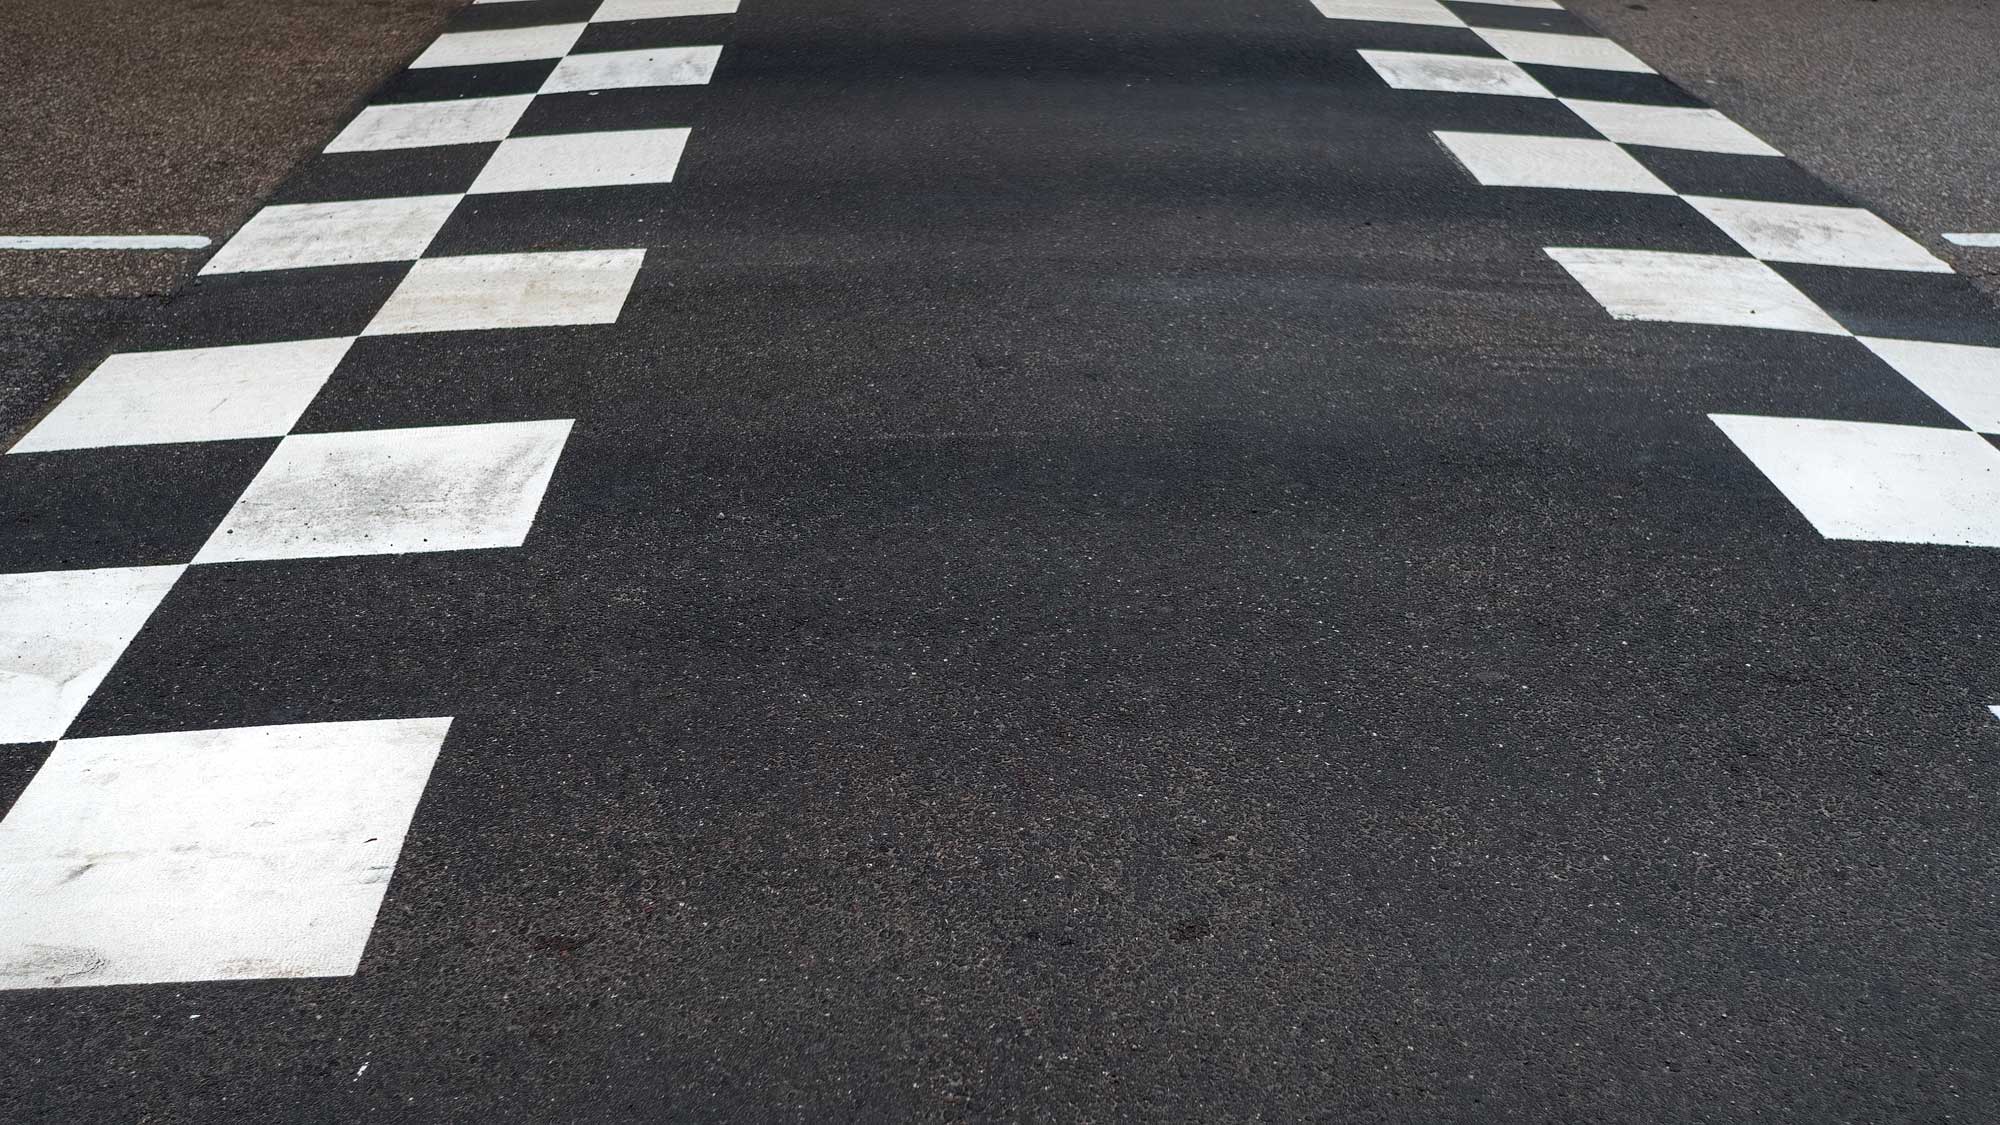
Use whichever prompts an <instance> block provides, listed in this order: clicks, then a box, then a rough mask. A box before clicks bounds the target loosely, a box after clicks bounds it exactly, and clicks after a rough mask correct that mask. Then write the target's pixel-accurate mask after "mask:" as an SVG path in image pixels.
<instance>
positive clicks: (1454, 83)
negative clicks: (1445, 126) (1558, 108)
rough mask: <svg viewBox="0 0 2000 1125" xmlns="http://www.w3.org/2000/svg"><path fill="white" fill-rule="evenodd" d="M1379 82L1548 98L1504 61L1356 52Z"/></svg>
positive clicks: (1403, 87)
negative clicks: (1373, 71)
mask: <svg viewBox="0 0 2000 1125" xmlns="http://www.w3.org/2000/svg"><path fill="white" fill-rule="evenodd" d="M1357 53H1358V54H1359V55H1360V56H1361V57H1362V59H1363V60H1364V61H1366V62H1367V63H1368V65H1369V66H1371V67H1373V68H1375V73H1376V74H1379V75H1381V76H1382V81H1384V82H1386V83H1388V84H1389V86H1390V87H1392V88H1393V89H1397V90H1437V91H1441V92H1444V93H1448V94H1509V95H1513V96H1515V97H1523V98H1552V97H1555V95H1554V94H1551V93H1549V92H1548V90H1547V89H1545V88H1544V87H1543V86H1542V84H1541V83H1540V82H1537V81H1535V80H1534V79H1533V78H1531V77H1529V76H1528V72H1527V71H1525V70H1522V69H1521V68H1520V67H1518V66H1516V65H1514V64H1513V63H1511V62H1508V61H1507V60H1506V59H1486V58H1478V57H1476V56H1473V55H1434V54H1425V53H1422V52H1417V51H1359V52H1357Z"/></svg>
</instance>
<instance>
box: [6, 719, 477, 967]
mask: <svg viewBox="0 0 2000 1125" xmlns="http://www.w3.org/2000/svg"><path fill="white" fill-rule="evenodd" d="M450 727H451V719H449V718H423V719H387V720H375V721H364V722H337V723H299V724H294V725H288V726H273V727H239V728H235V729H227V730H199V731H176V732H173V733H169V734H137V735H124V736H119V737H112V738H74V739H66V740H64V741H62V742H59V743H57V744H56V748H55V750H54V751H53V752H52V753H51V754H50V755H49V758H48V761H47V762H46V763H44V764H43V766H42V768H41V770H40V771H39V772H37V773H36V774H35V777H34V780H32V781H30V782H29V783H28V787H27V789H26V790H25V791H23V792H22V794H21V797H20V799H19V800H18V801H16V802H15V804H14V807H13V809H12V810H11V811H9V812H8V814H7V817H6V819H5V820H4V821H0V902H5V903H6V904H7V909H5V910H4V911H0V989H8V988H62V987H83V986H89V985H105V984H148V983H162V982H168V981H196V980H244V979H255V978H262V977H322V976H349V975H352V974H353V972H354V970H355V969H356V967H357V966H358V965H359V964H360V961H361V954H362V951H363V949H364V948H366V946H367V944H368V935H369V933H370V931H372V930H373V929H374V927H375V916H376V913H377V912H378V911H379V910H380V909H381V906H382V895H383V892H384V891H385V890H387V889H388V885H389V877H390V876H391V875H392V874H393V873H394V871H395V866H396V859H397V857H398V855H399V854H400V853H401V851H402V847H403V838H404V836H405V835H406V834H407V833H408V831H409V826H410V819H411V817H412V815H413V814H414V813H415V812H416V809H417V803H418V801H419V800H421V799H422V797H423V792H424V785H425V783H426V782H427V781H428V780H429V778H430V773H431V767H432V766H433V765H434V764H435V763H436V761H437V756H438V750H439V749H440V748H441V747H442V746H443V744H444V738H445V734H446V732H447V731H448V730H449V729H450Z"/></svg>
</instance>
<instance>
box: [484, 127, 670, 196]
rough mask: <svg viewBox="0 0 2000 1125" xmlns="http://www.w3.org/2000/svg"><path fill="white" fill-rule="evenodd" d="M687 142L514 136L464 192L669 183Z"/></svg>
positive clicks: (660, 135)
mask: <svg viewBox="0 0 2000 1125" xmlns="http://www.w3.org/2000/svg"><path fill="white" fill-rule="evenodd" d="M687 139H688V130H686V129H621V130H618V131H616V132H607V133H558V134H555V135H553V136H545V137H514V138H512V139H511V140H506V141H502V142H500V147H499V148H498V149H495V150H494V152H493V156H492V159H490V160H488V161H487V162H486V167H484V168H482V169H480V171H479V177H478V178H477V179H475V180H473V181H472V186H471V187H470V188H468V189H466V190H467V193H468V194H471V195H482V194H490V193H493V192H503V191H551V190H556V189H563V188H587V187H616V186H623V185H630V184H662V183H667V182H669V181H671V180H672V179H673V178H674V169H676V168H678V167H679V166H680V162H681V153H682V151H683V150H685V149H686V148H687Z"/></svg>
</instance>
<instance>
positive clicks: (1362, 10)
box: [1312, 0, 1465, 27]
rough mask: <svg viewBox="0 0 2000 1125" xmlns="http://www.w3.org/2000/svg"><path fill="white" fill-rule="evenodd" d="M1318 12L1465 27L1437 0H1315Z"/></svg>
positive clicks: (1344, 17) (1336, 17)
mask: <svg viewBox="0 0 2000 1125" xmlns="http://www.w3.org/2000/svg"><path fill="white" fill-rule="evenodd" d="M1312 3H1313V7H1315V8H1318V9H1319V14H1320V15H1323V16H1325V17H1326V18H1327V19H1330V20H1368V21H1370V22H1374V23H1414V24H1423V25H1426V26H1429V27H1464V26H1465V21H1464V20H1462V19H1459V18H1458V17H1457V16H1454V15H1452V14H1451V9H1450V8H1447V7H1445V6H1444V5H1443V4H1441V3H1439V2H1438V0H1312Z"/></svg>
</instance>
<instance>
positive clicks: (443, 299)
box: [361, 250, 646, 336]
mask: <svg viewBox="0 0 2000 1125" xmlns="http://www.w3.org/2000/svg"><path fill="white" fill-rule="evenodd" d="M645 256H646V252H645V251H644V250H563V251H550V252H546V253H536V254H472V255H467V256H464V257H458V258H426V259H424V260H423V261H421V262H418V263H417V264H416V265H415V266H412V267H411V268H410V272H409V274H408V275H407V276H406V277H404V278H403V283H402V284H401V285H399V286H397V287H396V291H395V292H394V293H392V294H390V295H389V300H388V302H387V303H385V304H384V305H383V306H382V309H381V311H380V312H378V313H376V314H375V319H374V320H372V321H370V322H369V323H368V327H367V328H365V329H363V330H362V333H361V334H362V335H364V336H385V335H395V334H400V333H406V332H465V331H473V330H477V329H484V328H535V327H541V326H548V325H562V324H609V323H611V322H612V321H615V320H617V319H618V312H619V310H620V309H622V308H624V307H625V296H626V294H627V293H629V292H631V289H632V282H633V280H634V279H635V278H637V277H638V276H639V267H640V265H642V264H643V263H644V261H645Z"/></svg>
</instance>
